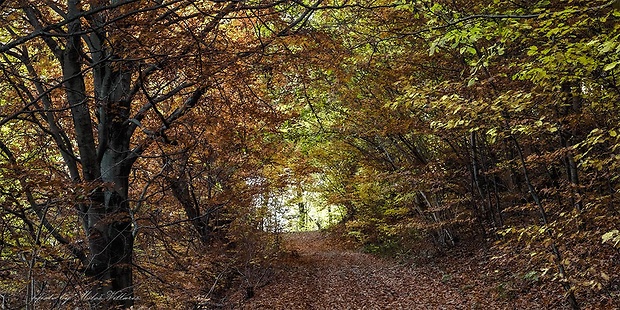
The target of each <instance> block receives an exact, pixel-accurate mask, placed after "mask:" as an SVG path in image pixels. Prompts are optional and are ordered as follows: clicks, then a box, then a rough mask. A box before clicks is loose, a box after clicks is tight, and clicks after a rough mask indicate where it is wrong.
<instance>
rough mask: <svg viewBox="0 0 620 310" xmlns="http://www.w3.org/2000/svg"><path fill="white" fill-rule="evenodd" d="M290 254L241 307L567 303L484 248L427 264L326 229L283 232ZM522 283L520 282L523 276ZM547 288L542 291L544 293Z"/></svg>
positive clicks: (476, 306)
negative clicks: (383, 254) (367, 248)
mask: <svg viewBox="0 0 620 310" xmlns="http://www.w3.org/2000/svg"><path fill="white" fill-rule="evenodd" d="M283 238H284V245H285V247H286V250H285V251H286V253H288V254H287V257H286V258H285V259H282V261H281V262H279V263H278V264H277V268H276V269H275V270H274V273H273V276H272V278H271V280H270V281H269V282H268V283H267V284H266V285H264V286H262V287H258V288H256V289H255V291H254V296H253V297H252V298H249V299H247V300H245V301H244V302H242V303H241V305H240V307H239V308H241V309H567V308H568V307H567V305H566V304H565V302H564V299H563V298H562V293H561V291H555V289H554V288H553V287H546V288H541V287H539V289H540V290H538V289H532V286H531V285H530V287H525V288H524V287H523V286H520V285H518V282H519V281H516V280H514V279H512V278H514V276H510V275H509V274H508V273H506V272H505V271H501V270H497V269H493V268H494V266H490V265H489V263H488V262H489V258H490V256H489V255H490V254H489V253H487V252H485V251H478V252H467V251H465V252H459V253H453V254H447V255H445V256H443V257H439V258H438V259H435V258H434V259H432V260H429V261H427V262H425V263H418V264H416V263H412V262H411V261H410V262H402V261H401V262H399V261H397V260H393V259H384V258H380V257H377V256H375V255H371V254H366V253H363V252H361V251H360V250H359V249H355V248H354V247H351V246H347V244H346V242H343V241H341V240H335V239H332V238H330V237H328V235H327V234H324V233H321V232H303V233H290V234H286V235H284V237H283ZM521 282H523V281H521ZM543 290H544V293H543Z"/></svg>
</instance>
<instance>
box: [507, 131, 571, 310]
mask: <svg viewBox="0 0 620 310" xmlns="http://www.w3.org/2000/svg"><path fill="white" fill-rule="evenodd" d="M511 138H512V140H513V142H514V144H515V148H516V149H517V152H518V155H519V162H520V164H521V168H522V169H523V177H524V178H525V183H526V185H527V188H528V190H529V193H530V195H531V196H532V199H533V200H534V202H535V203H536V206H538V210H539V211H540V217H541V219H542V222H543V224H544V226H545V228H548V226H549V222H548V219H547V213H546V211H545V208H544V206H543V205H542V202H541V200H540V197H539V196H538V193H537V192H536V189H535V188H534V186H533V185H532V182H531V181H530V178H529V173H528V170H527V166H526V164H525V158H524V156H523V151H522V149H521V145H520V144H519V142H518V141H517V139H516V138H515V137H514V136H511ZM545 232H546V233H547V235H548V236H549V238H550V239H551V251H552V252H553V255H554V256H555V259H556V262H555V263H556V266H557V267H558V271H559V273H560V276H561V277H562V279H563V281H562V286H563V287H564V290H565V291H566V298H567V299H568V302H569V303H570V305H571V308H572V309H573V310H578V309H581V307H579V304H578V303H577V299H576V298H575V294H574V292H573V289H572V287H571V285H570V282H568V275H567V274H566V269H565V268H564V264H563V263H562V255H561V253H560V250H559V249H558V247H557V245H556V241H555V236H554V235H553V233H552V231H551V229H545Z"/></svg>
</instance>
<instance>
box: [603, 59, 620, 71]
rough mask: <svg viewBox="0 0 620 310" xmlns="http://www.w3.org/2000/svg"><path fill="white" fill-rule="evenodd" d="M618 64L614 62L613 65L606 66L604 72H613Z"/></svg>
mask: <svg viewBox="0 0 620 310" xmlns="http://www.w3.org/2000/svg"><path fill="white" fill-rule="evenodd" d="M618 63H619V62H618V61H614V62H612V63H609V64H607V65H605V67H603V71H609V70H613V69H614V68H615V67H616V66H617V65H618Z"/></svg>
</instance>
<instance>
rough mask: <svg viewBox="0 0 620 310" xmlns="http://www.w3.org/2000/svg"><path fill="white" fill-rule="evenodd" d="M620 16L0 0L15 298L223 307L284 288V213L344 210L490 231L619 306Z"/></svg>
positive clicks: (610, 10) (614, 7)
mask: <svg viewBox="0 0 620 310" xmlns="http://www.w3.org/2000/svg"><path fill="white" fill-rule="evenodd" d="M619 19H620V2H618V1H617V0H612V1H608V0H605V1H602V0H589V1H579V0H545V1H528V0H523V1H510V2H503V1H491V0H488V1H486V0H485V1H459V0H450V1H447V0H433V1H431V0H420V1H384V0H367V1H366V0H363V1H346V0H345V1H328V0H319V1H312V2H306V1H303V0H292V1H287V0H274V1H207V0H90V1H85V0H45V1H29V0H21V1H17V0H0V20H1V21H2V26H1V27H0V54H1V58H0V74H1V76H2V78H0V204H1V205H2V210H1V213H0V260H1V261H2V267H0V295H2V298H3V303H5V304H6V305H8V306H9V308H28V309H34V308H36V307H43V308H64V307H68V306H73V307H85V306H89V307H91V308H101V309H107V308H111V307H119V308H127V307H131V306H144V307H163V308H177V307H182V308H186V307H190V308H191V307H194V308H196V307H215V305H221V304H220V302H219V301H217V300H224V299H225V297H226V296H227V292H228V291H229V290H230V288H231V287H233V286H235V285H237V286H242V287H244V289H246V290H247V295H246V298H251V297H252V295H253V294H254V293H253V289H254V287H258V286H261V285H264V284H265V281H266V280H265V279H266V278H267V277H268V276H267V274H268V272H269V268H268V267H266V266H268V265H269V264H273V263H274V261H275V260H274V259H275V257H276V256H277V255H278V253H280V238H279V232H281V231H282V230H283V229H311V228H312V229H314V228H319V229H321V228H325V226H326V225H340V227H341V228H342V229H343V230H344V232H345V235H346V236H348V237H349V238H352V239H354V240H355V241H356V242H358V243H359V244H360V245H362V246H363V247H364V248H365V249H366V250H367V251H370V252H373V253H377V254H379V253H384V254H388V255H392V256H395V255H396V256H398V255H410V256H411V255H415V254H412V253H419V252H420V251H430V252H432V253H435V255H440V254H441V253H443V252H445V251H449V250H450V249H454V248H458V247H461V246H463V245H464V244H470V243H474V244H476V246H478V247H488V248H492V249H494V251H497V252H498V253H502V254H498V256H497V259H498V260H499V261H500V263H501V264H504V265H506V266H512V267H511V268H512V270H513V271H514V272H515V273H519V274H524V275H529V276H528V277H526V279H530V278H534V277H535V278H536V279H540V281H538V280H537V281H534V282H535V283H532V284H531V285H539V286H540V287H545V288H546V287H554V288H561V290H562V294H564V295H563V296H565V306H566V307H569V308H572V309H579V308H581V307H583V306H585V307H602V306H604V305H607V304H605V303H609V302H611V303H613V302H620V301H619V298H620V297H619V296H620V292H619V291H618V289H619V288H618V284H617V283H618V280H619V279H618V276H617V275H618V274H619V273H618V271H619V269H620V266H619V265H618V263H617V262H618V255H620V252H619V250H620V233H619V232H618V229H620V228H619V227H618V223H620V215H619V213H618V203H619V193H618V191H619V190H620V180H619V179H618V173H619V169H620V154H619V153H618V152H619V147H620V140H619V139H620V135H619V134H620V128H619V126H618V124H619V121H620V120H619V119H618V118H619V115H620V107H619V105H618V103H619V99H620V88H619V81H618V79H619V76H618V74H619V72H620V71H619V70H620V56H619V55H620V23H619V22H618V20H619ZM313 208H314V209H320V210H314V211H311V210H312V209H313ZM286 214H288V215H286ZM287 216H288V218H289V221H288V223H289V224H288V228H287V227H285V225H286V222H287V221H286V218H287ZM323 217H328V218H329V219H327V220H326V219H324V218H323ZM291 218H293V220H290V219H291ZM428 249H431V250H428ZM405 253H408V254H405ZM595 296H604V297H601V298H593V297H595ZM3 305H4V304H3Z"/></svg>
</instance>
